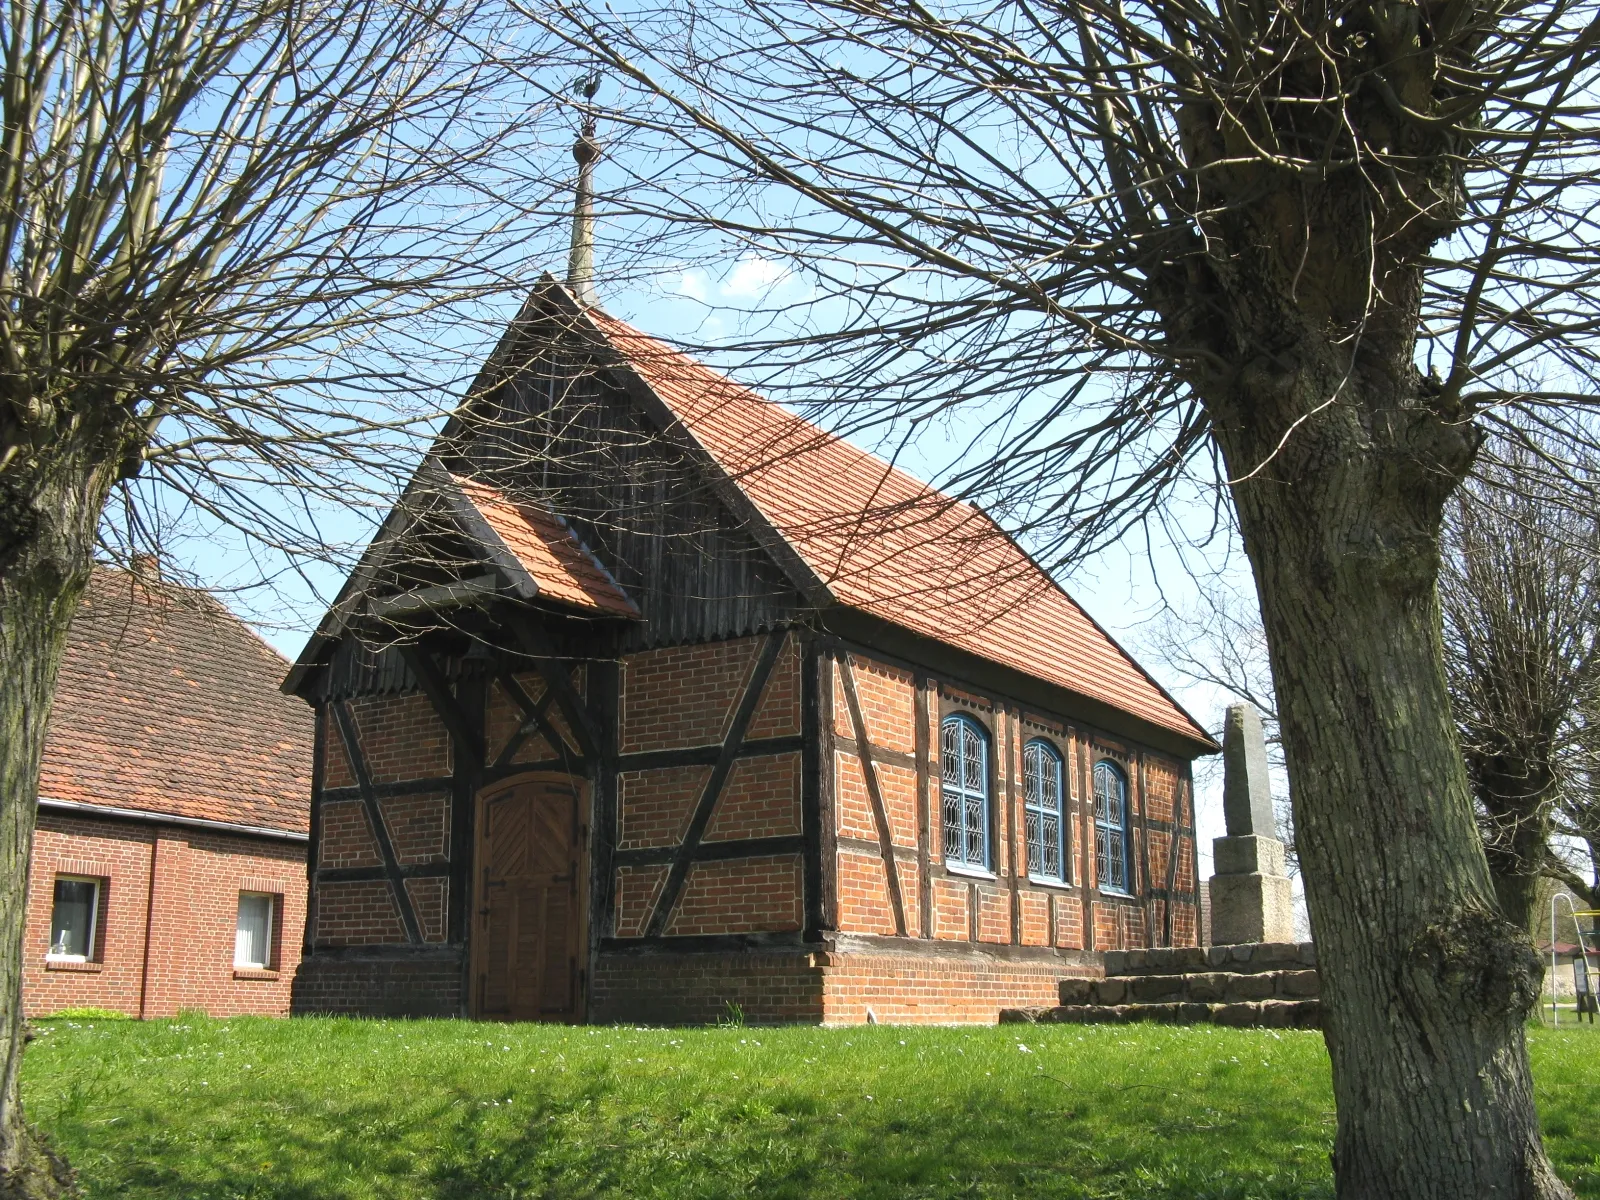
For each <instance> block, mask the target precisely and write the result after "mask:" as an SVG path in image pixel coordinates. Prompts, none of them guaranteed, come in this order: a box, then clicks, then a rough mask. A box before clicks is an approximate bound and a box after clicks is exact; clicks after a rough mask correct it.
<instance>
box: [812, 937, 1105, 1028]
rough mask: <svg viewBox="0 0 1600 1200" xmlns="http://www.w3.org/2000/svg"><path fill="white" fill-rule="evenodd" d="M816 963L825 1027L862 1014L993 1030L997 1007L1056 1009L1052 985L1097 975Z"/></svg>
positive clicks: (1011, 965) (980, 966) (970, 963)
mask: <svg viewBox="0 0 1600 1200" xmlns="http://www.w3.org/2000/svg"><path fill="white" fill-rule="evenodd" d="M816 957H817V959H818V960H819V961H820V962H821V964H822V965H823V972H822V975H823V1001H822V1007H823V1017H822V1019H823V1023H824V1024H828V1025H859V1024H861V1023H863V1022H865V1021H866V1019H867V1010H868V1009H871V1010H872V1015H873V1017H874V1018H875V1019H876V1020H878V1021H882V1022H886V1023H890V1022H892V1023H895V1024H906V1025H993V1024H994V1023H995V1022H996V1021H998V1020H999V1019H1000V1010H1001V1009H1002V1008H1035V1007H1038V1008H1042V1007H1046V1006H1053V1005H1056V1004H1059V1003H1060V1000H1059V998H1058V997H1059V985H1060V983H1061V980H1062V979H1065V978H1067V977H1068V976H1072V975H1098V974H1100V972H1099V971H1098V970H1096V969H1094V968H1092V967H1089V966H1086V965H1084V966H1080V965H1074V964H1068V963H1064V962H1037V963H1034V962H1008V961H1006V960H1004V959H998V958H994V959H991V958H986V957H984V956H981V955H977V954H969V955H962V956H960V957H948V958H947V957H938V958H934V957H929V956H925V955H920V954H918V955H910V954H908V955H904V956H900V955H894V954H889V953H886V954H837V953H830V954H819V955H817V956H816Z"/></svg>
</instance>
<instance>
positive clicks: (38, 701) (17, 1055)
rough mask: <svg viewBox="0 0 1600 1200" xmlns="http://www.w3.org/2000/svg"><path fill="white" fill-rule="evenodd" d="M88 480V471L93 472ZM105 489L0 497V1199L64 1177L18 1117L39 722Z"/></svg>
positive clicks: (46, 1190)
mask: <svg viewBox="0 0 1600 1200" xmlns="http://www.w3.org/2000/svg"><path fill="white" fill-rule="evenodd" d="M88 474H91V475H92V474H93V472H90V473H88ZM104 494H105V492H104V488H103V487H97V486H95V484H94V483H93V482H87V483H86V481H85V480H84V479H83V478H82V477H81V476H80V477H79V478H78V479H76V480H73V481H71V482H70V483H69V484H68V485H66V486H50V485H46V486H44V487H32V488H29V489H27V493H26V494H25V495H24V496H19V495H18V494H17V492H16V491H15V490H7V491H5V492H3V493H0V1054H3V1055H4V1061H3V1066H0V1072H3V1073H0V1198H4V1200H11V1198H12V1197H30V1198H32V1197H45V1196H58V1195H60V1194H62V1192H63V1190H64V1189H65V1188H66V1187H67V1186H68V1184H69V1182H70V1172H69V1171H68V1170H67V1168H66V1166H65V1164H64V1163H62V1162H61V1160H60V1159H59V1158H57V1157H56V1156H55V1155H54V1154H53V1153H51V1152H50V1150H49V1149H48V1148H47V1147H46V1146H45V1145H44V1143H43V1142H42V1141H41V1139H40V1138H39V1137H38V1135H37V1134H36V1133H35V1132H34V1131H33V1130H32V1129H30V1128H29V1126H28V1124H27V1123H26V1121H25V1120H24V1119H23V1112H22V1103H21V1098H20V1095H19V1093H18V1070H19V1068H20V1066H21V1059H22V1047H23V1040H24V1038H23V1022H22V961H23V959H22V956H23V944H22V941H23V933H24V929H25V915H26V914H25V910H26V905H27V897H28V864H29V860H30V858H31V854H32V847H33V830H34V823H35V817H36V816H37V813H38V800H39V764H40V758H41V755H42V753H43V750H44V738H45V725H46V722H47V721H48V719H49V716H50V704H51V700H52V697H53V695H54V693H55V685H56V674H57V671H58V669H59V667H60V665H61V652H62V648H63V647H64V645H65V644H66V637H67V630H68V628H69V626H70V625H71V623H72V617H73V614H74V613H75V612H76V611H77V607H78V602H79V600H80V599H81V597H82V595H83V589H84V586H85V584H86V583H87V580H88V576H89V571H90V566H91V560H92V546H93V540H92V539H93V533H94V528H95V521H96V519H97V517H98V514H99V511H100V506H101V502H103V499H104Z"/></svg>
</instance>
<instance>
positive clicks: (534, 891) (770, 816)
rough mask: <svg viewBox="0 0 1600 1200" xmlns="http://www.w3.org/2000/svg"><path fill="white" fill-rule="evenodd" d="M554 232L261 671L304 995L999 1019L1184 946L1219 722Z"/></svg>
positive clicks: (917, 490)
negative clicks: (600, 290) (310, 766)
mask: <svg viewBox="0 0 1600 1200" xmlns="http://www.w3.org/2000/svg"><path fill="white" fill-rule="evenodd" d="M585 144H586V143H580V165H581V166H583V168H584V171H583V174H584V175H585V176H586V175H587V162H585V161H584V154H583V151H584V149H585ZM589 145H591V146H592V143H591V144H589ZM591 157H592V155H591ZM578 213H579V219H578V221H577V222H576V226H575V232H574V251H573V267H572V270H571V271H570V272H569V277H568V280H567V282H566V283H565V284H563V283H558V282H556V281H555V280H552V279H547V280H546V281H545V282H544V283H543V284H542V285H541V286H539V287H538V288H537V289H536V291H535V293H534V295H533V296H532V297H531V298H530V300H529V301H528V303H527V305H526V307H525V309H524V310H523V312H522V313H521V315H520V316H519V317H518V319H517V320H516V321H515V322H514V323H513V324H512V326H511V328H510V329H509V330H508V331H507V333H506V335H505V336H504V338H503V339H502V342H501V344H500V346H499V347H498V348H497V350H496V351H495V353H494V355H493V356H492V357H491V359H490V361H489V362H488V363H487V364H486V365H485V367H484V369H483V372H482V374H481V376H480V378H479V380H478V381H477V384H476V385H475V387H474V388H473V390H472V392H471V395H470V398H469V400H468V401H466V402H465V403H464V404H463V405H462V406H461V408H460V409H459V410H458V411H457V413H456V415H455V417H454V418H453V419H452V420H451V422H450V423H449V425H448V426H447V427H446V429H445V430H444V431H443V432H442V434H441V436H440V437H439V439H438V441H437V443H436V444H435V446H434V448H433V451H432V452H431V453H430V454H429V456H428V457H427V459H426V461H425V462H424V463H423V464H422V466H421V467H420V468H419V470H418V471H417V472H416V475H415V477H414V479H413V481H412V483H411V485H410V487H409V488H408V489H407V491H406V492H405V494H404V495H403V496H402V497H400V499H399V501H398V503H397V504H396V506H395V508H394V510H393V512H392V513H391V514H390V516H389V518H388V520H387V521H386V523H385V524H384V526H383V527H382V529H381V531H380V532H379V534H378V535H377V537H376V538H375V539H374V541H373V543H372V545H371V547H370V548H369V549H368V551H367V553H366V555H365V556H364V558H363V559H362V561H361V562H360V563H359V565H358V566H357V568H356V570H355V571H354V572H353V574H352V575H351V577H350V579H349V580H348V581H347V583H346V585H345V587H344V589H343V591H342V592H341V594H340V596H339V598H338V599H337V601H336V602H335V604H334V606H333V608H332V609H331V611H330V612H329V613H328V615H327V617H326V618H325V619H324V621H323V623H322V625H321V627H320V628H319V630H318V631H317V633H316V635H315V636H314V637H313V638H312V639H311V641H310V642H309V643H308V645H307V647H306V649H305V651H304V653H303V654H302V656H301V658H300V660H299V661H298V662H297V664H296V665H295V667H294V669H293V671H292V672H291V674H290V676H289V678H288V679H287V680H286V682H285V684H284V687H285V690H287V691H290V692H292V693H294V694H296V695H299V696H301V697H303V698H304V699H305V700H307V701H308V702H309V703H310V704H311V705H312V706H313V707H314V709H315V711H316V718H317V719H316V756H315V774H314V780H313V794H312V823H311V842H310V898H309V901H308V913H307V920H306V927H305V928H306V933H305V946H304V951H303V956H302V959H301V964H300V968H299V973H298V976H297V979H296V983H295V1000H294V1003H295V1009H296V1011H301V1012H330V1011H331V1012H352V1013H386V1014H416V1015H423V1014H430V1015H449V1014H466V1015H471V1016H477V1017H490V1018H492V1017H501V1018H507V1019H519V1020H521V1019H526V1020H556V1021H641V1022H651V1023H668V1022H696V1021H712V1020H717V1019H720V1018H722V1017H724V1016H726V1015H728V1014H729V1013H732V1012H735V1011H737V1012H739V1013H742V1015H743V1017H744V1019H746V1020H750V1021H762V1022H775V1021H808V1022H829V1023H840V1022H857V1021H864V1020H869V1019H875V1020H879V1021H931V1022H960V1021H985V1022H987V1021H993V1020H994V1019H995V1018H996V1015H997V1013H998V1011H999V1010H1000V1009H1001V1008H1003V1007H1017V1006H1031V1005H1048V1004H1053V1003H1055V997H1056V992H1057V986H1058V983H1059V981H1060V980H1061V979H1062V978H1064V977H1068V976H1074V975H1097V974H1100V965H1099V958H1098V952H1099V951H1103V950H1105V949H1108V948H1116V949H1124V948H1130V947H1141V946H1147V945H1157V946H1159V945H1193V944H1195V942H1196V940H1197V905H1196V882H1197V881H1196V878H1195V870H1196V863H1195V845H1194V810H1193V794H1192V787H1191V781H1190V763H1191V761H1192V759H1193V758H1194V757H1195V756H1197V755H1200V754H1205V753H1210V752H1212V751H1214V750H1215V745H1214V743H1213V742H1212V740H1211V739H1210V737H1209V736H1208V735H1207V734H1206V733H1205V731H1204V730H1203V729H1201V728H1200V727H1199V726H1198V725H1197V724H1196V723H1195V722H1194V720H1193V719H1191V718H1190V717H1189V716H1188V714H1186V713H1185V712H1184V711H1183V710H1182V708H1180V707H1179V705H1178V704H1177V703H1176V702H1175V701H1174V700H1173V699H1172V698H1171V697H1170V696H1169V695H1167V694H1166V693H1165V692H1164V691H1163V690H1162V689H1161V687H1160V686H1159V685H1158V684H1157V683H1156V682H1155V681H1154V680H1153V679H1152V678H1151V677H1150V676H1149V675H1148V674H1147V673H1146V672H1145V671H1143V670H1142V669H1141V668H1140V667H1139V665H1138V664H1137V663H1136V662H1134V661H1133V659H1132V658H1130V657H1129V656H1128V655H1127V654H1126V653H1125V652H1124V651H1123V650H1122V649H1121V648H1120V647H1119V646H1118V645H1117V644H1116V643H1115V642H1114V641H1113V640H1112V638H1111V637H1109V636H1108V635H1107V634H1106V633H1105V632H1104V631H1103V630H1102V629H1100V628H1099V627H1098V626H1097V625H1096V624H1095V623H1094V622H1093V621H1092V620H1090V618H1089V617H1088V616H1087V615H1086V614H1085V613H1084V612H1083V610H1082V609H1080V608H1079V607H1078V605H1077V604H1075V603H1074V602H1073V600H1072V599H1071V598H1070V597H1069V596H1068V595H1067V594H1066V593H1065V592H1064V591H1063V590H1061V588H1060V587H1058V586H1057V585H1056V584H1055V582H1054V581H1053V580H1052V579H1051V578H1050V577H1049V576H1048V575H1047V574H1046V573H1045V572H1044V571H1043V570H1041V569H1040V568H1039V567H1038V566H1037V565H1036V564H1035V563H1034V562H1033V561H1032V560H1030V559H1029V558H1028V556H1027V555H1026V554H1025V553H1023V551H1022V550H1021V549H1020V548H1019V547H1018V546H1017V545H1016V544H1015V543H1014V542H1013V541H1012V540H1011V539H1010V538H1008V537H1007V536H1006V535H1005V534H1004V533H1003V532H1002V531H1001V530H1000V529H999V527H998V526H997V525H996V524H995V523H994V522H993V521H991V520H990V519H989V518H988V517H987V516H986V515H985V514H984V513H983V512H981V511H980V510H978V509H977V508H975V507H972V506H970V505H968V504H965V503H960V502H957V501H955V500H953V499H951V498H949V497H946V496H944V495H941V494H940V493H938V492H937V491H935V490H933V489H931V488H930V487H928V486H927V485H925V484H923V483H921V482H919V481H918V480H916V479H913V478H912V477H911V476H909V475H907V474H906V473H904V472H902V471H900V470H899V469H897V468H895V467H893V466H891V465H889V464H888V463H886V462H884V461H883V460H881V459H879V458H877V457H875V456H873V455H871V454H868V453H865V452H863V451H862V450H859V449H857V448H856V447H854V446H852V445H850V444H849V443H848V442H845V441H842V440H840V439H838V438H835V437H833V436H831V435H829V434H827V433H825V432H823V431H822V430H820V429H818V428H817V427H816V426H814V425H812V424H809V423H808V422H806V421H804V420H801V419H800V418H798V417H796V416H794V415H792V414H791V413H789V412H788V411H786V410H785V409H783V408H781V407H780V406H778V405H776V404H773V403H771V402H769V401H767V400H765V399H763V398H761V397H760V396H757V395H755V394H753V393H752V392H750V391H748V390H746V389H745V388H743V387H741V386H739V385H737V384H736V383H734V382H732V381H731V380H729V379H728V378H726V377H724V376H722V375H719V374H717V373H716V372H714V371H711V370H709V369H707V368H706V367H704V366H702V365H701V364H699V363H697V362H695V361H693V360H692V359H690V358H688V357H686V356H684V355H682V354H680V353H678V352H677V351H675V350H673V349H671V348H669V347H668V346H666V345H665V344H663V343H661V342H659V341H657V340H655V339H653V338H650V337H648V336H646V335H644V334H642V333H640V332H639V331H637V330H635V329H633V328H631V327H629V326H628V325H626V324H624V323H623V322H621V321H619V320H617V319H615V318H613V317H612V316H610V315H608V314H607V313H606V312H605V311H604V310H603V309H602V308H601V307H599V306H598V305H597V304H595V303H594V299H593V295H592V291H591V287H592V284H591V281H590V278H589V274H590V272H589V265H588V254H589V250H588V244H587V243H588V236H589V234H588V228H587V225H588V218H587V199H586V194H585V193H584V192H583V191H580V199H579V204H578Z"/></svg>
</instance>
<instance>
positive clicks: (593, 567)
mask: <svg viewBox="0 0 1600 1200" xmlns="http://www.w3.org/2000/svg"><path fill="white" fill-rule="evenodd" d="M450 478H451V479H452V480H453V481H454V482H455V485H456V486H457V487H459V488H460V489H461V492H462V495H464V496H465V497H466V498H467V500H468V501H469V502H470V503H471V504H472V507H473V508H475V509H477V511H478V514H479V515H480V516H481V517H482V518H483V519H484V521H485V522H486V523H487V524H488V526H489V528H490V529H492V530H493V531H494V533H495V534H496V535H497V536H498V537H499V538H500V540H501V541H502V542H504V543H505V545H506V549H507V550H509V551H510V552H511V553H512V554H513V555H515V556H516V559H517V561H518V562H519V563H521V564H522V568H523V570H525V571H527V572H528V574H529V575H531V576H532V577H533V579H534V582H536V583H537V584H538V585H539V593H540V595H542V596H545V597H548V598H549V599H551V600H558V601H560V602H562V603H563V604H570V605H572V606H574V607H576V608H585V609H589V610H590V611H593V612H601V613H605V614H607V615H609V616H618V617H637V616H638V615H639V610H638V609H637V608H636V607H635V606H634V603H633V601H632V600H630V599H628V597H627V596H626V595H624V594H623V592H622V589H621V588H619V587H618V586H617V584H616V581H615V580H614V579H612V578H611V576H610V575H608V574H607V573H606V570H605V568H604V567H602V566H601V565H600V564H599V563H598V562H596V561H595V559H594V556H593V555H591V554H590V553H589V551H588V550H587V549H586V548H585V547H584V545H583V543H582V542H580V541H579V540H578V539H577V537H576V536H575V535H574V534H573V532H572V530H570V529H568V528H567V526H566V524H565V522H563V521H562V520H561V518H560V517H557V516H554V515H552V514H551V513H549V512H545V511H543V510H541V509H539V508H537V507H535V506H533V505H531V504H519V503H516V502H515V501H513V500H511V499H509V498H508V497H507V496H506V495H505V494H504V493H502V492H501V491H500V490H499V489H498V488H495V487H493V486H491V485H489V484H487V483H484V482H482V481H481V480H477V479H466V478H463V477H462V476H460V475H452V476H451V477H450Z"/></svg>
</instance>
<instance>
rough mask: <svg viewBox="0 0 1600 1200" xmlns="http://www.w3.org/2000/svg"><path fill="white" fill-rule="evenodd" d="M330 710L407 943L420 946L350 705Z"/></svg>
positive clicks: (402, 876) (419, 929) (408, 896)
mask: <svg viewBox="0 0 1600 1200" xmlns="http://www.w3.org/2000/svg"><path fill="white" fill-rule="evenodd" d="M330 707H331V708H332V709H333V716H334V720H335V721H336V722H338V725H339V736H340V738H342V739H343V741H344V751H345V753H346V754H348V755H349V756H350V769H351V770H352V771H354V772H355V776H356V784H357V785H358V786H359V787H360V788H361V803H362V805H363V806H364V807H365V808H366V810H367V820H368V821H370V822H371V823H372V836H373V840H375V841H376V842H377V843H378V857H379V858H381V859H382V860H383V877H384V878H385V879H387V880H388V881H389V890H390V891H391V892H393V893H394V904H395V908H396V909H398V910H399V912H400V924H401V925H402V926H403V927H404V928H405V931H406V941H408V942H410V943H412V944H413V945H421V944H422V927H421V925H419V924H418V922H417V912H416V909H415V908H413V907H412V905H411V893H410V892H408V891H407V890H406V882H405V873H404V872H403V871H402V870H401V869H400V860H399V859H398V858H397V857H396V856H395V852H394V843H393V842H392V841H391V840H390V839H389V827H388V825H386V824H385V823H384V820H383V809H382V807H380V806H379V804H378V797H377V795H376V794H375V793H374V792H373V790H372V773H371V772H370V771H368V770H367V756H366V755H365V754H363V753H362V752H361V739H360V737H359V735H358V734H357V733H356V723H355V718H353V717H352V716H351V715H350V705H349V704H348V703H347V702H346V701H344V700H334V701H333V702H332V703H331V705H330ZM452 849H454V847H452Z"/></svg>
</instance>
